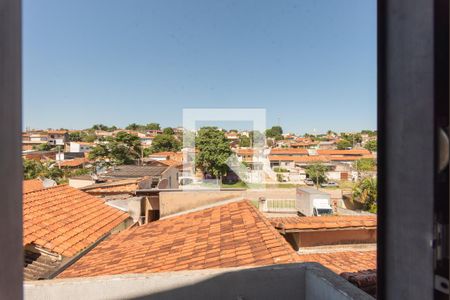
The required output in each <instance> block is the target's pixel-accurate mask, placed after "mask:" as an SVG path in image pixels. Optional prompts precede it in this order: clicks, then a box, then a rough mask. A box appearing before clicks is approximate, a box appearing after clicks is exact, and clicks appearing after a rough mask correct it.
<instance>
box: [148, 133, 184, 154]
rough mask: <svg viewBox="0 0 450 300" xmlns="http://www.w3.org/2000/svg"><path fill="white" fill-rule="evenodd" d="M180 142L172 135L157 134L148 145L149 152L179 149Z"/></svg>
mask: <svg viewBox="0 0 450 300" xmlns="http://www.w3.org/2000/svg"><path fill="white" fill-rule="evenodd" d="M180 148H181V143H180V142H179V141H178V140H177V139H176V138H175V137H174V136H173V135H169V134H164V133H163V134H159V135H157V136H155V138H154V139H153V142H152V146H151V147H150V149H151V152H152V153H155V152H163V151H173V152H176V151H179V150H180Z"/></svg>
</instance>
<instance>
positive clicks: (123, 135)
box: [89, 131, 141, 165]
mask: <svg viewBox="0 0 450 300" xmlns="http://www.w3.org/2000/svg"><path fill="white" fill-rule="evenodd" d="M140 153H141V142H140V139H139V137H137V136H135V135H133V134H129V133H127V132H125V131H121V132H118V133H117V135H116V136H115V137H110V138H107V141H106V142H105V143H102V144H98V145H96V146H95V147H94V148H93V149H92V150H91V152H89V158H90V159H94V160H96V161H97V162H99V161H106V160H108V161H109V162H111V163H112V164H118V165H121V164H133V163H134V161H135V160H136V159H138V158H139V157H140Z"/></svg>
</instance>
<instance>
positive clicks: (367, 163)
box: [353, 158, 375, 172]
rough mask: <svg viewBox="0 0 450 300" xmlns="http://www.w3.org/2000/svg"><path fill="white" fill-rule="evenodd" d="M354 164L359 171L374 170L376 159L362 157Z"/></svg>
mask: <svg viewBox="0 0 450 300" xmlns="http://www.w3.org/2000/svg"><path fill="white" fill-rule="evenodd" d="M353 166H354V168H355V169H356V170H357V171H358V172H368V171H374V170H375V160H374V159H372V158H361V159H358V160H357V161H355V162H354V164H353Z"/></svg>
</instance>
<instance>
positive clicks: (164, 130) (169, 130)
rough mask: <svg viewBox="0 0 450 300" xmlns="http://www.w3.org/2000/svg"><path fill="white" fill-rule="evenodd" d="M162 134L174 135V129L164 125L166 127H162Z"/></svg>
mask: <svg viewBox="0 0 450 300" xmlns="http://www.w3.org/2000/svg"><path fill="white" fill-rule="evenodd" d="M163 134H167V135H174V134H175V131H174V130H173V128H171V127H166V128H164V129H163Z"/></svg>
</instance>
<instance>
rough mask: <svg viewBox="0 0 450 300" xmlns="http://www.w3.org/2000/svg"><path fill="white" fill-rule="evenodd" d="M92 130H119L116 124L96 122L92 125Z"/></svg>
mask: <svg viewBox="0 0 450 300" xmlns="http://www.w3.org/2000/svg"><path fill="white" fill-rule="evenodd" d="M91 129H92V130H102V131H114V130H117V127H116V126H114V125H113V126H111V127H109V126H107V125H103V124H95V125H93V126H92V127H91Z"/></svg>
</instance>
